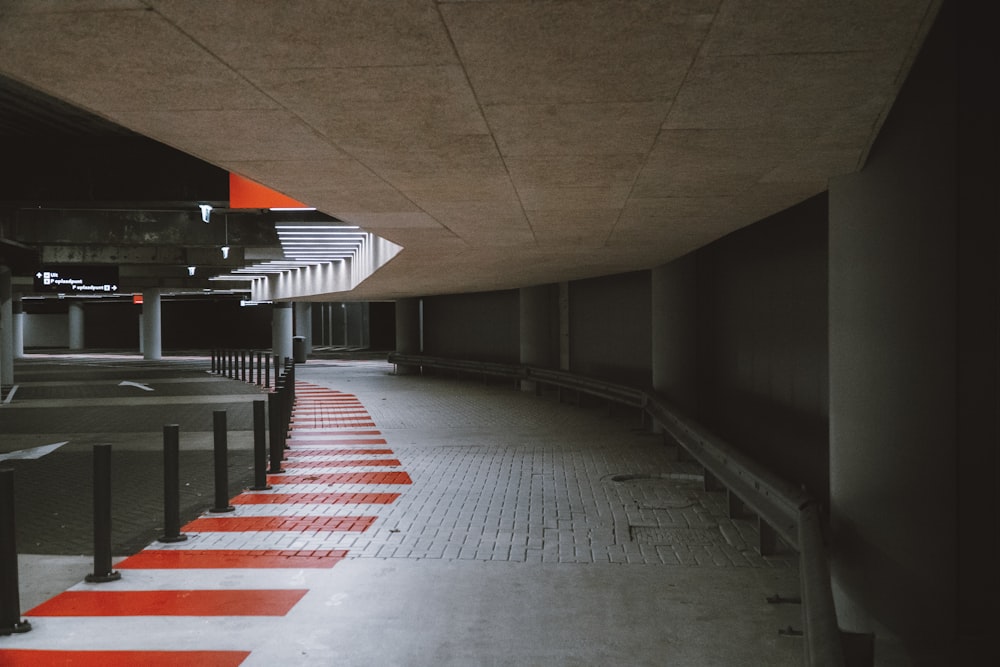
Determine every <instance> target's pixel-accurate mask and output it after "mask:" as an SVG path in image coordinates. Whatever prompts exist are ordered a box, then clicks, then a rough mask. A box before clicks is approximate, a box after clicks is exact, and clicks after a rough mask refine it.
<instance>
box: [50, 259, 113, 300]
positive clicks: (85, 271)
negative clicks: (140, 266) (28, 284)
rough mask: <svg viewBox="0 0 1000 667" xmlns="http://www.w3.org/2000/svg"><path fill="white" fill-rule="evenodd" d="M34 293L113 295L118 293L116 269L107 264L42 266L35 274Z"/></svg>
mask: <svg viewBox="0 0 1000 667" xmlns="http://www.w3.org/2000/svg"><path fill="white" fill-rule="evenodd" d="M35 291H36V292H59V293H60V294H115V293H117V292H118V267H117V266H109V265H107V264H100V265H95V264H63V265H59V266H43V267H42V268H41V269H39V270H38V271H37V272H36V273H35Z"/></svg>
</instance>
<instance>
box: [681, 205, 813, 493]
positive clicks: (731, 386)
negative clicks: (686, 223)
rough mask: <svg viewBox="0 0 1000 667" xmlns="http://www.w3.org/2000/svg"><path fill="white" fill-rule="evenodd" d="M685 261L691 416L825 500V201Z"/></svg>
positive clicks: (754, 227) (758, 225)
mask: <svg viewBox="0 0 1000 667" xmlns="http://www.w3.org/2000/svg"><path fill="white" fill-rule="evenodd" d="M695 260H696V264H697V268H696V271H697V296H696V303H697V305H696V311H697V347H696V356H697V366H698V373H697V375H698V387H697V396H698V416H699V418H700V419H701V421H703V422H704V423H705V424H706V425H708V426H709V427H711V428H712V430H714V431H715V432H716V433H718V434H719V435H721V436H722V437H723V438H724V439H726V440H728V441H730V442H731V443H732V444H734V445H736V446H738V447H740V448H742V449H744V450H745V451H747V452H748V453H749V454H751V455H752V456H753V457H754V458H755V459H757V460H758V461H760V462H762V463H764V464H765V465H767V466H768V467H769V468H771V469H772V470H773V471H775V472H777V473H778V474H779V475H781V476H782V477H784V478H786V479H788V480H790V481H794V482H796V483H804V484H805V485H806V486H807V488H808V490H809V491H810V492H811V493H813V494H814V495H816V496H817V497H819V498H826V497H827V492H828V477H827V473H828V471H827V452H828V444H829V437H828V413H827V384H828V370H827V198H826V195H825V194H823V195H818V196H816V197H813V198H811V199H809V200H807V201H805V202H802V203H801V204H798V205H796V206H793V207H791V208H789V209H787V210H785V211H783V212H781V213H778V214H777V215H774V216H771V217H770V218H767V219H765V220H762V221H760V222H758V223H756V224H754V225H751V226H750V227H746V228H744V229H741V230H739V231H737V232H735V233H733V234H730V235H729V236H726V237H725V238H723V239H720V240H719V241H716V242H715V243H712V244H710V245H709V246H706V247H705V248H702V249H701V250H698V251H697V253H696V258H695ZM688 340H690V337H689V338H688Z"/></svg>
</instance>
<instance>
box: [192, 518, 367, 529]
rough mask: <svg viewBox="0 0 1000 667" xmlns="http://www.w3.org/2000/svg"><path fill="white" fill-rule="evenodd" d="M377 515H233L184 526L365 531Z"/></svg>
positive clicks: (201, 520) (199, 527) (197, 521)
mask: <svg viewBox="0 0 1000 667" xmlns="http://www.w3.org/2000/svg"><path fill="white" fill-rule="evenodd" d="M377 518H378V517H374V516H230V517H202V518H200V519H195V520H194V521H192V522H191V523H188V524H186V525H185V526H184V527H183V528H181V531H182V532H189V533H234V532H235V533H250V532H262V531H267V532H284V533H287V532H307V531H347V532H358V533H360V532H364V531H366V530H368V528H369V527H370V526H371V525H372V524H373V523H375V519H377Z"/></svg>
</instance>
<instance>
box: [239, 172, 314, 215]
mask: <svg viewBox="0 0 1000 667" xmlns="http://www.w3.org/2000/svg"><path fill="white" fill-rule="evenodd" d="M229 208H309V206H308V204H303V203H302V202H300V201H298V200H296V199H292V198H291V197H289V196H287V195H283V194H281V193H280V192H278V191H276V190H272V189H271V188H269V187H267V186H266V185H261V184H260V183H257V182H255V181H251V180H250V179H249V178H243V177H242V176H239V175H237V174H233V173H230V174H229Z"/></svg>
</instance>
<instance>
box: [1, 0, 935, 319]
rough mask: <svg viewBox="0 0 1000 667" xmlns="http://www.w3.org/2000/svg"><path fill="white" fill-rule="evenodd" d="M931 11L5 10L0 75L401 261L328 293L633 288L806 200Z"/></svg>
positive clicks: (517, 7) (718, 4) (584, 6)
mask: <svg viewBox="0 0 1000 667" xmlns="http://www.w3.org/2000/svg"><path fill="white" fill-rule="evenodd" d="M938 5H939V0H885V1H884V2H869V1H867V0H845V1H843V2H822V3H820V2H804V1H802V0H768V1H762V2H757V1H755V0H681V1H677V2H662V1H660V0H621V1H609V0H576V1H564V0H543V1H540V2H523V1H513V0H512V1H502V0H498V1H496V2H457V1H455V2H451V1H446V0H440V1H435V0H400V1H393V2H384V1H382V0H358V1H355V2H326V1H323V0H285V1H283V2H253V3H249V2H240V1H237V0H223V1H216V2H203V1H201V0H148V1H144V2H138V1H136V2H128V1H118V2H115V1H112V0H107V1H105V2H100V1H98V0H90V1H87V2H79V3H72V4H71V5H70V4H66V3H52V2H42V1H35V2H33V1H31V0H22V1H20V2H5V3H0V48H2V53H3V57H2V58H0V73H3V74H5V75H7V76H9V77H11V78H13V79H15V80H18V81H20V82H23V83H25V84H27V85H30V86H32V87H34V88H37V89H39V90H41V91H44V92H47V93H49V94H52V95H54V96H56V97H58V98H60V99H62V100H65V101H66V102H68V103H70V104H73V105H77V106H80V107H83V108H84V109H86V110H89V111H91V112H94V113H96V114H97V115H98V116H102V117H104V118H106V119H109V120H111V121H114V122H118V123H120V124H122V125H124V126H126V127H128V128H130V129H133V130H136V131H138V132H140V133H143V134H146V135H148V136H150V137H152V138H154V139H157V140H159V141H162V142H164V143H166V144H168V145H170V146H173V147H175V148H178V149H180V150H182V151H184V152H187V153H190V154H192V155H196V156H198V157H200V158H202V159H204V160H206V161H208V162H210V163H212V164H215V165H218V166H220V167H223V168H225V169H229V170H232V171H236V172H237V173H241V174H242V175H244V176H248V177H250V178H253V179H255V180H258V181H260V182H262V183H265V184H267V185H270V186H271V187H273V188H275V189H277V190H279V191H281V192H284V193H285V194H288V195H290V196H292V197H294V198H296V199H298V200H300V201H304V202H306V203H309V204H310V205H314V206H316V207H318V208H319V209H320V210H322V211H323V212H325V213H327V214H330V215H332V216H335V217H337V218H340V219H341V220H344V221H345V222H347V223H350V224H356V225H360V226H361V227H363V228H364V229H366V230H367V231H370V232H373V233H375V234H378V235H379V236H382V237H384V238H387V239H389V240H391V241H393V242H395V243H398V244H400V245H402V246H404V248H405V249H404V250H403V251H402V252H401V253H400V254H399V255H398V256H396V258H395V259H393V260H392V261H391V262H390V263H389V264H388V265H387V266H386V267H384V268H383V269H381V270H380V271H378V272H377V273H375V274H374V275H372V276H371V277H370V278H368V279H367V280H366V281H365V282H364V283H362V284H361V285H360V286H359V287H358V288H357V289H355V290H354V291H353V292H352V293H351V294H350V295H347V297H348V298H393V297H398V296H406V295H420V294H435V293H443V292H460V291H468V290H484V289H497V288H509V287H516V286H520V285H528V284H534V283H539V282H550V281H557V280H565V279H572V278H581V277H587V276H593V275H600V274H605V273H611V272H615V271H625V270H634V269H640V268H646V267H649V266H654V265H656V264H658V263H662V262H665V261H668V260H670V259H673V258H675V257H677V256H679V255H680V254H682V253H684V252H687V251H690V250H691V249H694V248H697V247H699V246H701V245H704V244H706V243H709V242H711V241H713V240H715V239H717V238H719V237H720V236H723V235H725V234H727V233H729V232H731V231H734V230H735V229H738V228H740V227H741V226H744V225H747V224H751V223H752V222H754V221H755V220H757V219H759V218H760V217H763V216H766V215H769V214H771V213H775V212H777V211H779V210H781V209H782V208H785V207H787V206H789V205H792V204H794V203H796V202H798V201H801V200H802V199H805V198H807V197H809V196H810V195H812V194H815V193H817V192H821V191H822V190H823V189H824V188H825V187H826V182H827V179H828V178H829V177H831V176H833V175H837V174H842V173H845V172H849V171H852V170H856V169H858V168H859V167H860V166H861V165H862V164H863V161H864V159H865V156H866V155H867V152H868V150H869V148H870V146H871V143H872V141H873V140H874V137H875V134H876V133H877V129H878V127H879V126H880V124H881V122H882V120H883V119H884V117H885V115H886V114H887V113H888V110H889V108H890V106H891V104H892V100H893V99H894V97H895V95H896V92H897V90H898V88H899V86H900V85H901V83H902V80H903V78H904V77H905V75H906V72H907V70H908V68H909V64H910V62H911V61H912V58H913V57H914V55H915V53H916V51H917V50H918V49H919V46H920V43H921V41H922V39H923V35H924V34H925V32H926V30H927V28H928V27H929V25H930V22H931V21H932V19H933V17H934V15H935V13H936V10H937V7H938ZM331 298H337V299H341V298H345V295H342V294H336V295H331Z"/></svg>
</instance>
